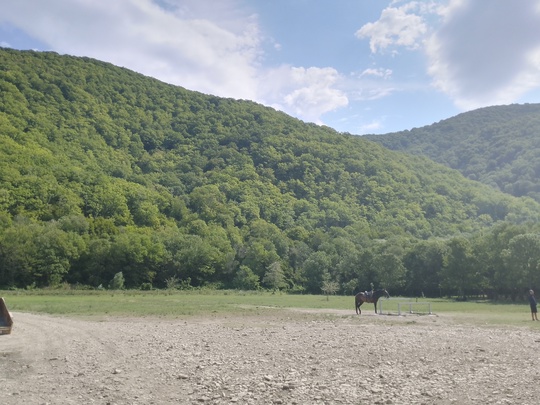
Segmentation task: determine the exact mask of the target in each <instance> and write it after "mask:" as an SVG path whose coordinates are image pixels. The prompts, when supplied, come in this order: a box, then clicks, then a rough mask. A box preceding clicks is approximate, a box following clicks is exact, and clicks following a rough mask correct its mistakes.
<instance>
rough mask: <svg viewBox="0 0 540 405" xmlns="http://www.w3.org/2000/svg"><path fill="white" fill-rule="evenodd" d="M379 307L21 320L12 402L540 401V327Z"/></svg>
mask: <svg viewBox="0 0 540 405" xmlns="http://www.w3.org/2000/svg"><path fill="white" fill-rule="evenodd" d="M367 312H368V311H364V313H363V314H362V315H361V316H356V315H352V314H351V311H333V312H331V313H329V312H325V313H323V312H318V313H315V312H313V313H307V312H300V311H276V312H271V311H265V312H264V314H263V315H261V316H258V317H255V316H249V317H241V316H228V317H224V318H217V317H214V318H208V317H205V318H185V319H161V320H154V319H131V318H129V319H125V318H123V319H101V320H81V319H71V318H62V317H50V316H43V315H33V314H27V313H12V315H13V318H14V328H13V331H12V333H11V334H10V335H3V336H0V404H3V405H15V404H17V405H18V404H28V405H33V404H36V405H41V404H103V405H106V404H118V405H120V404H235V403H237V404H479V403H482V404H510V403H519V404H531V405H532V404H538V403H540V365H539V364H538V357H537V356H538V349H539V348H540V334H539V333H538V331H539V330H540V322H539V325H538V328H531V327H529V326H525V325H524V326H523V327H521V328H518V329H504V328H498V327H487V326H486V327H476V326H471V325H460V324H458V323H456V322H455V321H453V320H452V319H451V318H445V317H442V316H435V315H432V316H414V315H409V316H403V317H397V316H387V315H375V314H372V313H371V314H368V313H367ZM534 326H536V325H534Z"/></svg>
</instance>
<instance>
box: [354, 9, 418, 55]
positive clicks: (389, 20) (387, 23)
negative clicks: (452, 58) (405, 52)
mask: <svg viewBox="0 0 540 405" xmlns="http://www.w3.org/2000/svg"><path fill="white" fill-rule="evenodd" d="M417 7H419V5H418V4H417V3H416V2H411V3H408V4H406V5H404V6H401V7H387V8H385V9H384V10H383V11H382V13H381V17H380V18H379V20H377V21H376V22H373V23H367V24H365V25H364V26H362V28H360V29H359V30H358V31H357V32H356V34H355V35H356V36H357V37H358V38H369V47H370V49H371V52H372V53H376V52H378V51H383V50H385V49H386V48H388V47H389V46H391V45H398V46H405V47H407V48H411V49H416V48H418V47H419V46H420V44H419V40H420V39H421V38H422V37H423V36H424V35H425V33H426V32H427V26H426V24H425V22H424V20H423V18H422V17H421V16H420V15H416V14H414V13H409V11H410V10H413V9H416V8H417Z"/></svg>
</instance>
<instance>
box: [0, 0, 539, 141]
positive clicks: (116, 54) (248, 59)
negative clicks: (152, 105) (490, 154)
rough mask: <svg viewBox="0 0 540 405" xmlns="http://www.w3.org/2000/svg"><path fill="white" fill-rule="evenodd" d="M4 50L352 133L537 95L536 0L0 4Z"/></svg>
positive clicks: (2, 0)
mask: <svg viewBox="0 0 540 405" xmlns="http://www.w3.org/2000/svg"><path fill="white" fill-rule="evenodd" d="M0 10H1V12H0V46H2V47H11V48H15V49H35V50H39V51H55V52H58V53H60V54H69V55H76V56H88V57H92V58H96V59H99V60H103V61H107V62H111V63H113V64H115V65H117V66H123V67H126V68H129V69H132V70H134V71H137V72H140V73H143V74H145V75H147V76H152V77H155V78H158V79H160V80H162V81H164V82H167V83H171V84H175V85H179V86H182V87H185V88H187V89H190V90H197V91H201V92H203V93H208V94H214V95H217V96H222V97H232V98H236V99H249V100H254V101H256V102H259V103H261V104H264V105H267V106H271V107H274V108H276V109H278V110H281V111H284V112H286V113H287V114H290V115H292V116H295V117H298V118H300V119H302V120H304V121H307V122H315V123H317V124H323V125H328V126H330V127H332V128H335V129H336V130H338V131H340V132H349V133H352V134H359V135H361V134H382V133H389V132H394V131H400V130H405V129H411V128H413V127H421V126H424V125H429V124H432V123H434V122H438V121H440V120H442V119H446V118H450V117H452V116H454V115H456V114H459V113H460V112H464V111H469V110H472V109H476V108H480V107H485V106H490V105H500V104H511V103H538V102H540V0H512V1H509V0H489V1H479V0H433V1H430V0H425V1H407V0H404V1H398V0H47V1H44V0H16V1H14V0H0Z"/></svg>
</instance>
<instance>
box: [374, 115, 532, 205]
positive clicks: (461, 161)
mask: <svg viewBox="0 0 540 405" xmlns="http://www.w3.org/2000/svg"><path fill="white" fill-rule="evenodd" d="M367 138H368V139H370V140H373V141H375V142H377V143H380V144H382V145H384V146H385V147H387V148H389V149H392V150H398V151H403V152H407V153H411V154H415V155H423V156H427V157H429V158H430V159H432V160H434V161H436V162H439V163H442V164H444V165H446V166H448V167H451V168H453V169H456V170H459V171H460V172H461V173H462V174H463V175H464V176H466V177H468V178H470V179H473V180H478V181H480V182H482V183H484V184H488V185H490V186H492V187H494V188H496V189H498V190H501V191H503V192H505V193H508V194H511V195H514V196H517V197H521V196H529V197H531V198H534V199H535V200H536V201H539V202H540V104H524V105H519V104H513V105H507V106H496V107H487V108H481V109H478V110H474V111H471V112H467V113H463V114H460V115H457V116H456V117H453V118H450V119H447V120H444V121H441V122H438V123H436V124H433V125H429V126H425V127H422V128H415V129H412V130H410V131H402V132H396V133H392V134H386V135H382V136H378V135H372V136H368V137H367Z"/></svg>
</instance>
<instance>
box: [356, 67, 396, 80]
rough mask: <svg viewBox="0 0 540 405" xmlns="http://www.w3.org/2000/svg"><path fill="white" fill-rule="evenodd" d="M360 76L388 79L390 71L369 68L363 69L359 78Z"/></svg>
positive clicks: (390, 74)
mask: <svg viewBox="0 0 540 405" xmlns="http://www.w3.org/2000/svg"><path fill="white" fill-rule="evenodd" d="M362 76H375V77H380V78H383V79H388V78H389V77H391V76H392V69H383V68H377V69H374V68H370V69H365V70H364V71H363V72H362V73H360V77H362Z"/></svg>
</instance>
